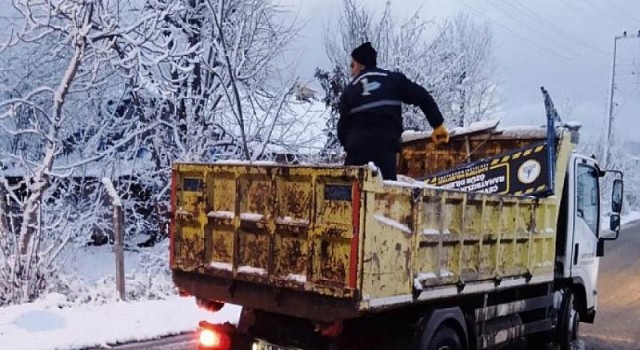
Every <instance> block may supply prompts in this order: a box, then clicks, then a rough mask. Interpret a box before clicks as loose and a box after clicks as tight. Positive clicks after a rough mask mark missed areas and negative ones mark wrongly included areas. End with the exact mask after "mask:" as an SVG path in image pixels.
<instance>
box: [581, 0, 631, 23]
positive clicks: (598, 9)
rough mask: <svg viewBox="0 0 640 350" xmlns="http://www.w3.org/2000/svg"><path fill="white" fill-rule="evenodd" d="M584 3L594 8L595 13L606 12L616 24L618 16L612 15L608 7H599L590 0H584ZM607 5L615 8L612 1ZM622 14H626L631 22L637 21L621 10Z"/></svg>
mask: <svg viewBox="0 0 640 350" xmlns="http://www.w3.org/2000/svg"><path fill="white" fill-rule="evenodd" d="M584 1H585V3H586V4H587V6H589V7H591V8H593V9H595V10H596V12H597V13H600V14H606V15H607V16H609V18H610V19H612V20H614V21H615V23H616V24H618V22H619V21H618V18H617V17H614V16H613V15H612V14H611V12H610V11H609V8H605V7H600V6H598V5H596V4H595V3H593V2H592V1H591V0H584ZM607 5H608V6H610V7H611V8H615V7H614V6H615V4H613V1H609V3H608V4H607ZM621 13H622V14H624V15H625V16H628V18H629V19H630V20H631V23H633V24H636V23H637V22H638V21H637V20H635V19H633V18H631V17H630V16H629V15H628V14H626V13H624V12H621Z"/></svg>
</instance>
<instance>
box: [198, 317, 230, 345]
mask: <svg viewBox="0 0 640 350" xmlns="http://www.w3.org/2000/svg"><path fill="white" fill-rule="evenodd" d="M232 332H233V329H232V328H230V327H228V326H225V325H214V324H211V323H208V322H206V321H201V322H200V329H199V331H198V343H199V344H200V349H203V350H230V349H231V336H230V334H231V333H232Z"/></svg>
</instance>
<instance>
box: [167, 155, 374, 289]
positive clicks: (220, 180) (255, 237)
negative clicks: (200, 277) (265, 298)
mask: <svg viewBox="0 0 640 350" xmlns="http://www.w3.org/2000/svg"><path fill="white" fill-rule="evenodd" d="M175 168H176V172H177V173H178V177H179V178H186V177H190V178H193V179H199V180H200V181H201V182H202V185H201V186H198V191H197V192H194V193H191V192H189V191H185V188H184V187H179V188H178V189H177V191H176V192H177V195H178V198H179V199H178V202H180V203H181V205H182V209H181V210H182V211H184V212H185V213H186V212H188V213H191V214H190V215H183V216H182V217H183V219H182V220H181V221H179V222H178V225H177V230H176V233H177V234H176V237H177V238H176V242H177V245H178V247H180V249H178V250H176V254H175V255H176V257H177V260H176V263H175V265H174V267H176V268H177V269H181V270H184V271H193V270H197V271H198V272H199V273H203V274H207V275H210V276H217V277H220V278H223V279H227V280H228V281H229V283H231V281H232V280H242V281H246V282H253V283H259V284H264V285H268V286H272V287H276V288H291V289H297V290H302V291H311V292H316V293H319V294H323V295H329V296H337V297H351V296H353V295H355V290H356V289H357V287H358V286H359V279H358V274H357V272H358V260H357V259H358V254H359V240H358V234H357V232H356V233H355V234H354V230H355V229H357V226H358V223H359V222H355V221H354V217H358V218H359V217H360V213H359V212H360V210H361V209H360V208H361V205H360V204H361V203H360V201H361V198H360V184H361V180H362V178H363V177H364V172H365V169H363V168H337V167H336V168H328V167H327V168H320V167H316V168H312V167H288V166H270V165H264V166H262V165H261V166H248V165H220V164H208V165H207V164H179V165H177V166H176V167H175ZM354 203H355V204H354ZM187 204H188V206H187ZM356 211H357V213H356ZM191 217H194V218H196V219H195V220H191V219H190V220H191V221H189V220H187V218H191ZM352 257H353V258H352Z"/></svg>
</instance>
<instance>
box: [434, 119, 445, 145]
mask: <svg viewBox="0 0 640 350" xmlns="http://www.w3.org/2000/svg"><path fill="white" fill-rule="evenodd" d="M431 140H432V141H433V143H435V144H436V145H439V144H441V143H449V131H448V130H447V127H446V126H444V123H442V124H440V126H439V127H437V128H435V129H434V130H433V132H432V133H431Z"/></svg>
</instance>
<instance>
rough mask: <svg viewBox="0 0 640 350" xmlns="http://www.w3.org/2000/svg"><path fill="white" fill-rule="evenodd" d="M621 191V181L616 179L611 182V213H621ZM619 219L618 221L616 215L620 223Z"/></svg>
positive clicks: (622, 185)
mask: <svg viewBox="0 0 640 350" xmlns="http://www.w3.org/2000/svg"><path fill="white" fill-rule="evenodd" d="M623 189H624V184H623V183H622V180H620V179H616V180H614V181H613V191H612V193H611V211H613V212H614V213H616V214H620V213H621V212H622V191H623ZM611 219H612V220H613V217H611ZM619 219H620V216H619V215H618V221H620V220H619ZM611 222H613V221H611ZM612 230H613V229H612Z"/></svg>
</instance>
